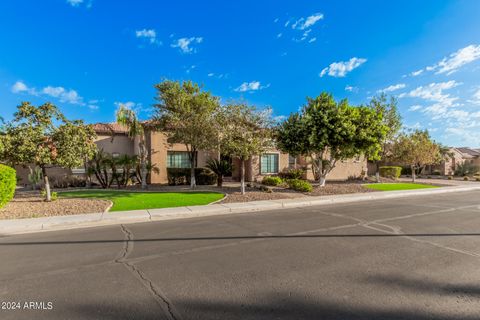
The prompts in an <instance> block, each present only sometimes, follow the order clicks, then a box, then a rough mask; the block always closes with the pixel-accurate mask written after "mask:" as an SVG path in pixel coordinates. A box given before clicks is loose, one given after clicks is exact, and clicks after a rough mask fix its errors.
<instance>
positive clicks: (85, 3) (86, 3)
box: [66, 0, 93, 9]
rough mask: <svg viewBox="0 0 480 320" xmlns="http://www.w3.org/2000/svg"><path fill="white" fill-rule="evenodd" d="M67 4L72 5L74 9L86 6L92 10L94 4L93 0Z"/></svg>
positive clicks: (70, 0)
mask: <svg viewBox="0 0 480 320" xmlns="http://www.w3.org/2000/svg"><path fill="white" fill-rule="evenodd" d="M66 2H67V3H68V4H69V5H71V6H72V7H75V8H77V7H80V6H81V5H85V7H86V8H87V9H90V8H91V7H92V2H93V0H88V1H85V0H66Z"/></svg>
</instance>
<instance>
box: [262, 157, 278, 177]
mask: <svg viewBox="0 0 480 320" xmlns="http://www.w3.org/2000/svg"><path fill="white" fill-rule="evenodd" d="M260 173H261V174H268V173H278V153H265V154H263V155H262V159H261V162H260Z"/></svg>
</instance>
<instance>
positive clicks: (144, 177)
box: [140, 160, 147, 189]
mask: <svg viewBox="0 0 480 320" xmlns="http://www.w3.org/2000/svg"><path fill="white" fill-rule="evenodd" d="M140 174H141V177H142V189H147V165H146V163H145V161H144V160H142V163H141V169H140Z"/></svg>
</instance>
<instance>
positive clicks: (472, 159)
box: [425, 147, 480, 175]
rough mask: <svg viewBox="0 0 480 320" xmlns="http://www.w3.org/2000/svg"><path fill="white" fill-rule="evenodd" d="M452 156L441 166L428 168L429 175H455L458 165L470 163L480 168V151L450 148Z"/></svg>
mask: <svg viewBox="0 0 480 320" xmlns="http://www.w3.org/2000/svg"><path fill="white" fill-rule="evenodd" d="M449 152H450V153H451V156H450V157H448V158H447V159H446V160H444V161H442V162H441V163H439V164H436V165H433V166H429V167H428V168H426V172H425V173H427V174H432V173H439V174H441V175H453V174H455V171H456V170H457V168H458V165H463V164H464V163H470V164H473V165H475V166H478V167H480V149H472V148H468V147H461V148H455V147H453V148H450V149H449Z"/></svg>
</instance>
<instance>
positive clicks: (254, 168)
mask: <svg viewBox="0 0 480 320" xmlns="http://www.w3.org/2000/svg"><path fill="white" fill-rule="evenodd" d="M266 153H277V154H278V155H279V157H278V170H279V172H281V171H283V170H286V169H288V153H282V152H280V151H278V150H269V151H267V152H266ZM260 166H261V162H260V156H253V157H252V158H251V159H249V160H247V161H246V162H245V181H262V179H263V177H264V176H265V175H262V174H261V167H260ZM240 167H241V162H240V160H239V159H237V158H235V159H233V172H232V178H233V179H234V180H237V181H238V180H240Z"/></svg>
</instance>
